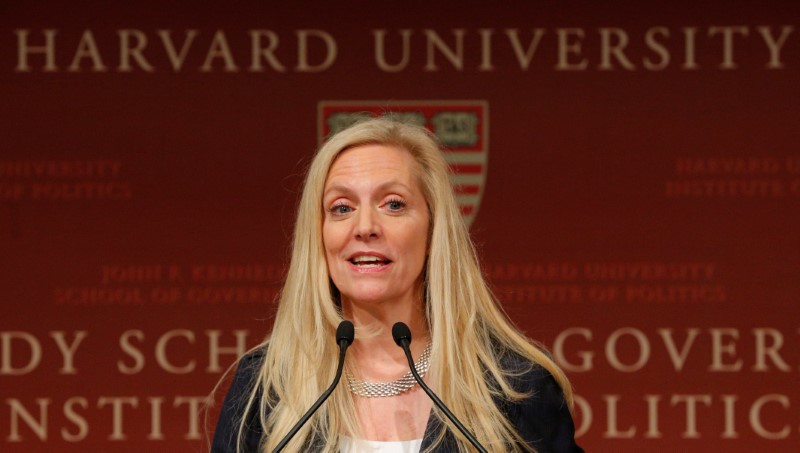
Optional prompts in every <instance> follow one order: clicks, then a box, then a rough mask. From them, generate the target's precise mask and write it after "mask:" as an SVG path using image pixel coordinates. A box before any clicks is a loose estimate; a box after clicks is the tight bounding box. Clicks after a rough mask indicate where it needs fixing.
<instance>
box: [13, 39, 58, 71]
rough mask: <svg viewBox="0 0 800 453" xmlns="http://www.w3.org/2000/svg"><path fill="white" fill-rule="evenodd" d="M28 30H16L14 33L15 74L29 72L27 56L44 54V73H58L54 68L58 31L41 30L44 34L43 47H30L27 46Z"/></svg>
mask: <svg viewBox="0 0 800 453" xmlns="http://www.w3.org/2000/svg"><path fill="white" fill-rule="evenodd" d="M29 32H30V30H27V29H17V30H14V33H15V34H16V35H17V66H16V67H15V68H14V71H16V72H31V67H30V65H28V55H31V54H44V67H43V68H42V69H43V70H44V71H45V72H55V71H58V68H57V67H56V45H55V43H56V33H57V32H58V30H54V29H45V30H42V34H44V45H43V46H31V45H29V44H28V33H29Z"/></svg>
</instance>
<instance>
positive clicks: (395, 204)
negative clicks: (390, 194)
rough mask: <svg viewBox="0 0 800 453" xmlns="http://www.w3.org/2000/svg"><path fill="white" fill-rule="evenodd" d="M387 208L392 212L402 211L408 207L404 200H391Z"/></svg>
mask: <svg viewBox="0 0 800 453" xmlns="http://www.w3.org/2000/svg"><path fill="white" fill-rule="evenodd" d="M386 207H387V208H389V210H390V211H400V210H402V209H403V208H405V207H406V204H405V202H403V201H402V200H389V201H387V202H386Z"/></svg>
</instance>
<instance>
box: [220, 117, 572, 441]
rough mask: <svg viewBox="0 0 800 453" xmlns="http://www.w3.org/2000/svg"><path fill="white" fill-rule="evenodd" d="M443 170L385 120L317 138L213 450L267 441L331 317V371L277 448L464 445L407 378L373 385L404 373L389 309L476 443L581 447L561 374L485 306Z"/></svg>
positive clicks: (427, 145)
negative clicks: (277, 274)
mask: <svg viewBox="0 0 800 453" xmlns="http://www.w3.org/2000/svg"><path fill="white" fill-rule="evenodd" d="M448 174H449V169H448V165H447V163H446V162H445V160H444V158H443V156H442V153H441V151H440V149H439V146H438V143H437V142H436V139H435V137H434V136H433V135H432V134H431V133H429V132H428V131H427V130H425V129H424V128H420V127H416V126H411V125H407V124H403V123H399V122H396V121H393V120H390V119H371V120H367V121H364V122H361V123H358V124H356V125H354V126H352V127H350V128H348V129H346V130H344V131H342V132H340V133H338V134H336V135H335V136H333V137H332V138H330V139H329V140H328V141H327V142H326V143H325V144H324V145H323V146H322V147H321V148H320V150H319V152H318V153H317V155H316V156H315V158H314V160H313V162H312V163H311V167H310V169H309V172H308V176H307V179H306V182H305V186H304V189H303V194H302V198H301V200H300V206H299V211H298V216H297V224H296V226H295V232H294V243H293V247H292V256H291V263H290V266H289V270H288V274H287V277H286V282H285V285H284V287H283V290H282V293H281V297H280V303H279V306H278V310H277V314H276V318H275V323H274V327H273V330H272V333H271V335H270V336H269V337H268V338H267V340H265V341H264V343H263V344H262V345H260V346H259V347H257V348H256V349H255V350H254V351H252V352H251V353H249V354H248V355H246V356H245V357H244V358H243V359H242V361H241V362H240V364H239V368H238V370H237V373H236V376H235V378H234V382H233V383H232V385H231V389H230V390H229V392H228V395H227V397H226V399H225V403H224V404H223V408H222V412H221V415H220V419H219V422H218V425H217V431H216V433H215V437H214V444H213V447H212V450H213V451H215V452H216V451H219V452H223V451H224V452H251V451H252V452H255V451H259V452H260V451H267V452H271V451H272V450H273V449H274V448H275V446H276V445H277V444H278V442H279V441H280V440H281V438H283V436H284V435H285V434H286V433H287V432H288V431H289V430H290V429H291V427H292V426H293V424H294V423H295V422H296V421H297V420H298V419H299V418H300V416H301V415H302V414H303V413H304V412H305V411H306V410H307V409H308V408H309V407H310V406H311V405H312V404H313V403H314V401H315V399H316V398H317V397H318V396H319V395H320V394H321V393H322V392H323V391H324V390H325V388H327V386H328V385H329V384H330V382H331V380H332V378H333V376H334V374H335V369H336V361H337V350H338V348H337V345H336V344H335V341H333V339H334V331H335V329H336V327H337V325H338V324H339V322H340V321H341V320H342V319H343V318H344V319H350V320H352V321H353V323H354V324H355V326H356V340H355V342H354V343H353V345H352V346H351V348H350V350H349V354H348V357H347V361H346V365H345V370H346V372H347V376H346V378H345V379H343V382H342V385H339V386H338V388H337V389H336V390H335V391H334V393H333V394H332V395H331V397H330V398H329V399H328V400H327V401H326V402H325V404H324V405H323V406H322V407H321V408H320V410H319V411H318V412H317V413H316V414H315V415H314V417H313V418H312V419H311V420H310V421H309V423H307V424H306V425H305V427H304V428H303V429H302V430H301V431H300V432H299V433H298V434H297V435H296V436H295V437H294V438H293V440H292V442H291V443H290V444H289V446H288V447H287V451H325V452H337V451H346V452H350V451H389V450H388V448H390V447H396V448H403V449H405V450H402V451H471V447H470V446H469V444H468V443H467V440H466V439H465V438H463V437H462V435H461V434H460V433H459V432H458V431H457V430H456V429H455V428H454V427H451V426H450V425H449V422H445V420H446V418H445V417H444V416H443V415H441V414H440V413H439V412H438V409H434V408H432V403H431V401H430V400H429V399H428V397H427V395H425V393H424V392H423V391H422V390H421V389H420V388H419V387H418V386H416V385H412V386H410V388H406V387H409V386H408V385H405V386H404V385H399V386H391V385H382V384H386V383H391V382H392V381H395V380H398V381H399V379H398V378H400V377H402V376H403V375H406V374H407V372H408V363H407V362H406V360H405V356H404V354H403V351H402V350H401V349H400V348H398V347H397V346H396V345H395V343H394V341H393V339H392V337H391V333H390V331H391V326H392V325H393V324H394V323H395V322H398V321H403V322H405V323H406V324H408V325H409V327H410V328H411V331H412V335H413V338H414V341H413V342H412V344H411V351H412V355H413V356H414V357H415V358H417V357H420V361H419V362H418V363H419V364H420V366H421V368H423V369H424V368H427V374H426V375H425V376H424V377H425V380H426V383H428V385H429V386H430V387H431V388H433V389H434V391H436V392H437V393H438V395H439V396H440V398H441V399H442V400H443V401H444V402H445V404H447V405H448V407H449V408H450V409H451V410H452V412H453V413H455V415H456V416H457V417H458V418H459V419H460V420H461V422H462V423H463V424H464V425H465V426H466V427H467V428H468V429H469V430H470V431H471V432H472V433H473V434H474V435H475V436H476V437H477V439H478V440H479V441H480V442H481V443H482V444H483V445H484V446H485V447H486V449H487V450H488V451H491V452H500V451H537V452H540V453H541V452H549V451H559V452H560V451H582V450H581V449H580V447H578V446H576V445H575V442H574V439H573V433H574V427H573V422H572V418H571V415H570V410H569V408H570V407H571V406H572V391H571V388H570V385H569V382H568V381H567V379H566V377H565V376H564V374H563V372H562V371H561V370H560V369H559V368H558V366H556V364H555V363H553V361H552V360H551V359H550V358H549V357H548V356H547V355H546V354H545V353H544V352H542V350H541V349H539V348H538V347H536V346H535V345H533V344H531V343H530V341H529V340H528V339H526V338H525V337H524V336H523V335H522V334H521V333H520V332H519V331H518V330H517V329H515V328H514V327H513V326H512V325H511V323H510V322H509V321H508V320H507V318H506V317H505V315H504V313H503V312H502V311H501V309H500V308H498V305H497V303H496V302H495V300H494V298H493V297H492V295H491V293H490V292H489V290H488V289H487V286H486V283H485V282H484V280H483V277H482V275H481V273H480V269H479V266H478V260H477V257H476V254H475V250H474V248H473V246H472V243H471V242H470V239H469V235H468V232H467V229H466V227H465V225H464V223H463V221H462V219H461V214H460V211H459V209H458V206H457V204H456V202H455V198H454V196H453V192H452V189H451V187H450V183H449V179H448ZM398 387H399V388H398ZM376 394H377V395H380V396H376ZM379 447H384V448H387V450H376V448H379ZM392 451H401V450H392Z"/></svg>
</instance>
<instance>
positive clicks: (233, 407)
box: [211, 345, 266, 453]
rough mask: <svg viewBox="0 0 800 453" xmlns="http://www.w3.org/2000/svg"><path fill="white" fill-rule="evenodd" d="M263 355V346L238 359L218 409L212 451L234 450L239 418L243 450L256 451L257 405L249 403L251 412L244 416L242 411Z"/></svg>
mask: <svg viewBox="0 0 800 453" xmlns="http://www.w3.org/2000/svg"><path fill="white" fill-rule="evenodd" d="M265 355H266V345H262V346H259V347H257V348H254V349H252V350H250V351H248V352H247V353H246V354H245V355H243V356H242V357H240V358H239V363H238V364H237V367H236V373H235V374H234V375H233V381H232V382H231V384H230V387H229V388H228V392H227V394H226V395H225V400H224V401H223V403H222V408H221V409H220V414H219V419H218V420H217V427H216V429H215V431H214V440H213V444H212V448H211V451H212V452H214V453H218V452H219V453H228V452H234V451H236V439H237V437H238V434H239V420H241V419H242V417H244V418H245V426H244V428H245V439H244V440H245V451H257V449H258V443H259V441H260V438H261V428H260V423H259V421H258V413H257V406H258V404H257V403H255V404H251V406H250V411H249V412H248V413H247V414H243V413H242V411H243V408H244V407H245V406H246V403H247V401H248V399H250V396H251V393H252V391H253V388H254V387H255V385H256V382H257V379H258V374H259V371H260V370H261V366H262V364H263V362H264V356H265ZM256 396H258V394H257V395H256ZM257 399H258V398H256V400H257Z"/></svg>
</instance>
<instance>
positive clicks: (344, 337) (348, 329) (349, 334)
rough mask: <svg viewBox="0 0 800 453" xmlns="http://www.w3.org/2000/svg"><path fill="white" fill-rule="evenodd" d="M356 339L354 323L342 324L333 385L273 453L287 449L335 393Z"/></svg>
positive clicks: (337, 335) (339, 331) (338, 329)
mask: <svg viewBox="0 0 800 453" xmlns="http://www.w3.org/2000/svg"><path fill="white" fill-rule="evenodd" d="M354 337H355V328H354V327H353V323H352V322H350V321H348V320H346V319H345V320H344V321H342V322H340V323H339V327H337V328H336V343H337V344H339V366H338V367H337V368H336V376H335V377H334V378H333V383H332V384H331V386H330V387H328V390H325V392H324V393H323V394H322V396H320V397H319V399H318V400H317V401H316V402H315V403H314V405H313V406H311V409H309V410H308V411H307V412H306V413H305V414H303V416H302V417H301V418H300V420H299V421H298V422H297V423H296V424H295V425H294V426H293V427H292V429H291V431H289V433H288V434H286V436H284V437H283V439H281V442H280V443H279V444H278V446H277V447H275V449H274V450H272V453H278V452H279V451H281V450H283V449H284V448H286V444H288V443H289V441H290V440H292V437H294V435H295V434H297V431H300V428H302V427H303V425H305V424H306V422H307V421H308V419H309V418H311V416H312V415H313V414H314V412H316V411H317V409H319V407H320V406H322V403H324V402H325V400H326V399H328V397H329V396H331V393H333V389H335V388H336V385H338V384H339V379H341V377H342V369H343V368H344V354H345V352H346V351H347V347H348V346H350V345H351V344H353V338H354Z"/></svg>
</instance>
